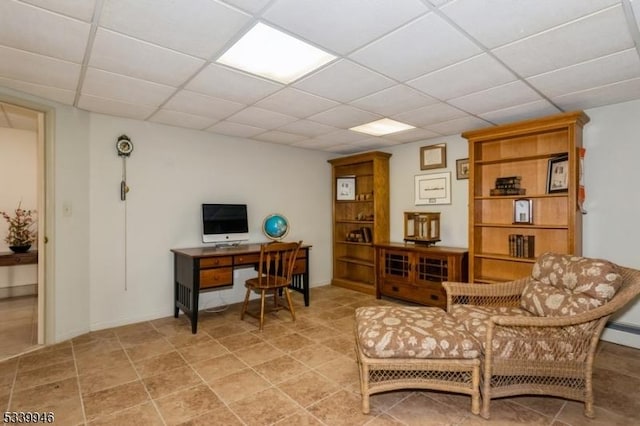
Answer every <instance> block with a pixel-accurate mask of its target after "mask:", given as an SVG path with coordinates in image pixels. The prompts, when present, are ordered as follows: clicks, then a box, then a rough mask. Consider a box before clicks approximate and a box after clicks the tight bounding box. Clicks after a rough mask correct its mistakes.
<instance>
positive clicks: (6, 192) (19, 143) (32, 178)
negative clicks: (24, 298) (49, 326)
mask: <svg viewBox="0 0 640 426" xmlns="http://www.w3.org/2000/svg"><path fill="white" fill-rule="evenodd" d="M37 148H38V140H37V138H36V133H35V132H33V131H29V130H19V129H9V128H6V127H0V182H2V187H1V189H0V211H4V212H7V213H8V214H9V215H10V216H14V215H15V210H16V208H17V207H18V204H19V203H21V208H23V209H25V210H36V209H37V206H38V204H37V201H38V198H37V184H36V179H37V176H38V170H37V166H38V163H37ZM8 229H9V224H8V223H7V222H6V221H5V219H4V218H2V217H0V252H8V251H9V245H8V244H7V243H6V242H5V238H6V236H7V233H8ZM33 229H36V227H35V225H34V228H33ZM34 247H35V244H34ZM37 281H38V267H37V265H23V266H11V267H3V268H0V288H8V287H17V286H23V285H31V284H35V283H36V282H37Z"/></svg>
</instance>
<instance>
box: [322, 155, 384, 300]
mask: <svg viewBox="0 0 640 426" xmlns="http://www.w3.org/2000/svg"><path fill="white" fill-rule="evenodd" d="M389 157H391V154H389V153H386V152H380V151H374V152H367V153H364V154H357V155H352V156H347V157H340V158H335V159H332V160H329V163H331V165H332V173H331V185H332V188H333V279H332V281H331V284H332V285H336V286H339V287H344V288H349V289H352V290H357V291H360V292H363V293H368V294H375V291H376V268H375V261H376V258H375V250H374V247H373V245H374V244H376V243H380V242H386V241H389ZM345 179H346V180H347V181H352V182H353V183H354V185H355V188H352V189H353V192H352V194H351V195H347V196H346V197H345V196H340V197H339V196H338V181H339V180H340V182H342V181H344V180H345ZM344 198H353V199H344Z"/></svg>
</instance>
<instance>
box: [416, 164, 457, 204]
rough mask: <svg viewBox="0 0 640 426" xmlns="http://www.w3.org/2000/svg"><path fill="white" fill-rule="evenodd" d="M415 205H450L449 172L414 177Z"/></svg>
mask: <svg viewBox="0 0 640 426" xmlns="http://www.w3.org/2000/svg"><path fill="white" fill-rule="evenodd" d="M415 196H416V197H415V205H416V206H419V205H429V204H451V172H444V173H431V174H428V175H417V176H416V177H415Z"/></svg>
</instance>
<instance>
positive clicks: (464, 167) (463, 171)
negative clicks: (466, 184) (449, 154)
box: [456, 158, 469, 180]
mask: <svg viewBox="0 0 640 426" xmlns="http://www.w3.org/2000/svg"><path fill="white" fill-rule="evenodd" d="M456 179H458V180H460V179H469V159H468V158H459V159H457V160H456Z"/></svg>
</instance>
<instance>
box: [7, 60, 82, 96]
mask: <svg viewBox="0 0 640 426" xmlns="http://www.w3.org/2000/svg"><path fill="white" fill-rule="evenodd" d="M0 68H2V67H1V66H0ZM0 87H8V88H10V89H15V90H19V91H21V92H24V93H29V94H31V95H35V96H39V97H41V98H44V99H49V100H52V101H55V102H60V103H61V104H66V105H71V104H73V100H74V99H75V96H76V95H75V93H76V92H75V91H73V90H65V89H58V88H55V87H51V86H41V85H39V84H33V83H27V82H24V81H17V80H10V79H7V78H3V77H0Z"/></svg>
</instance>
